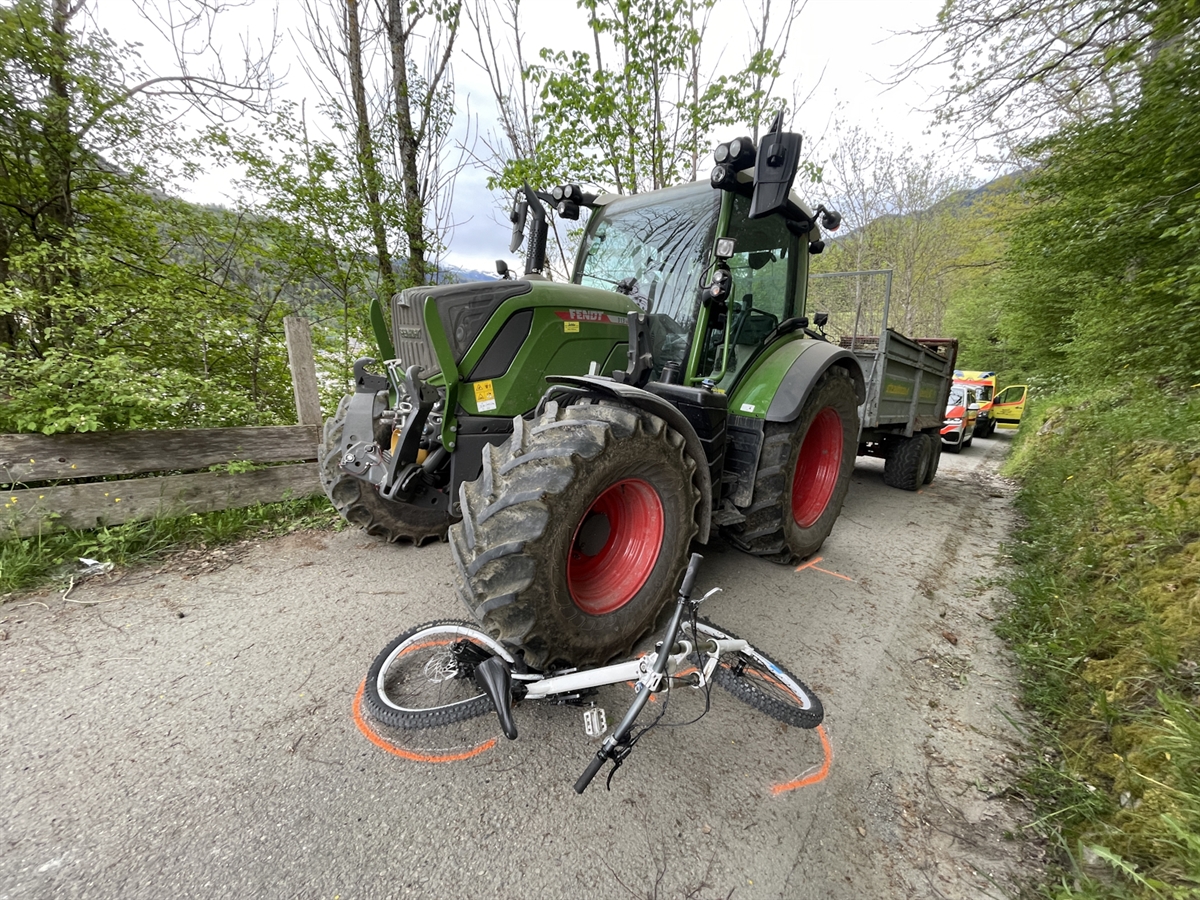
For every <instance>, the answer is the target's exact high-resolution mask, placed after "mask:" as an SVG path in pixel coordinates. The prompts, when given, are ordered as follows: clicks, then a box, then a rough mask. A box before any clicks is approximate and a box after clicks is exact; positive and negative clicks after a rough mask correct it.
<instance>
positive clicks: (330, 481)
mask: <svg viewBox="0 0 1200 900" xmlns="http://www.w3.org/2000/svg"><path fill="white" fill-rule="evenodd" d="M376 402H377V403H378V402H380V401H376ZM349 405H350V398H349V397H345V398H343V399H342V402H341V403H339V404H338V409H337V413H336V414H335V415H334V417H333V418H332V419H329V420H327V421H326V422H325V430H324V432H323V433H322V435H321V445H320V447H319V448H318V449H317V461H318V463H319V464H320V472H321V487H323V488H324V489H325V494H326V496H327V497H329V499H330V501H331V502H332V503H333V505H334V506H335V507H336V508H337V511H338V512H339V513H341V514H342V518H344V519H345V520H346V521H347V522H349V523H350V524H351V525H358V526H359V527H360V528H363V529H365V530H366V532H367V534H376V535H379V536H381V537H384V538H386V539H387V540H388V541H392V542H394V541H410V542H412V543H414V544H416V545H417V546H418V547H419V546H420V545H422V544H425V543H428V542H429V541H433V540H440V541H444V540H445V539H446V529H447V527H449V525H450V523H451V522H452V521H453V519H451V518H450V515H449V514H448V513H447V512H445V511H444V510H438V509H426V508H424V507H422V506H418V505H416V504H412V503H391V502H389V501H387V500H384V499H383V498H382V497H380V496H379V493H378V492H377V491H376V490H375V488H374V487H373V486H372V485H370V484H367V483H366V482H365V481H360V480H359V479H357V478H355V477H354V476H353V475H349V474H347V473H346V472H344V471H343V470H342V468H341V466H339V465H338V460H339V457H338V447H340V446H341V443H342V430H343V429H344V427H345V425H346V408H347V407H348V406H349ZM380 438H381V436H380V435H376V439H380Z"/></svg>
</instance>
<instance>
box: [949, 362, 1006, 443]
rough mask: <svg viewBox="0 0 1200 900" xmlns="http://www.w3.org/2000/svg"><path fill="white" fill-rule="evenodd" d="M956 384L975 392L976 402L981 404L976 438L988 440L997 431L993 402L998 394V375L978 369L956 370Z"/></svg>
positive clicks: (976, 426)
mask: <svg viewBox="0 0 1200 900" xmlns="http://www.w3.org/2000/svg"><path fill="white" fill-rule="evenodd" d="M954 383H955V384H961V385H964V386H965V387H969V388H970V389H971V390H973V391H974V392H975V402H976V403H978V404H979V421H978V422H977V423H976V425H975V436H976V437H981V438H987V437H991V436H992V432H994V431H995V430H996V420H995V418H993V416H992V400H993V397H994V396H995V394H996V373H995V372H982V371H979V370H976V369H971V370H967V369H955V370H954Z"/></svg>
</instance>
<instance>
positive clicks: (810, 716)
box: [696, 619, 825, 728]
mask: <svg viewBox="0 0 1200 900" xmlns="http://www.w3.org/2000/svg"><path fill="white" fill-rule="evenodd" d="M706 638H712V639H714V640H733V641H736V640H740V639H739V638H738V636H737V635H736V634H733V633H732V632H730V631H726V630H725V629H723V628H719V627H718V626H716V625H714V624H713V623H712V622H709V621H707V620H705V619H698V620H697V621H696V642H697V643H699V642H700V641H701V640H704V639H706ZM713 681H715V682H716V683H717V684H719V685H720V686H721V687H723V688H724V689H725V690H727V691H728V692H729V693H731V694H733V696H735V697H737V698H738V699H739V700H741V701H743V702H745V703H748V704H750V705H751V706H753V707H754V708H755V709H757V710H758V711H759V712H764V713H766V714H767V715H768V716H770V717H771V718H773V719H777V720H778V721H780V722H783V723H785V724H787V725H794V726H796V727H797V728H816V727H817V726H818V725H820V724H821V720H822V719H823V718H824V717H825V710H824V709H823V708H822V706H821V701H820V699H818V698H817V695H816V694H814V693H813V692H812V690H811V689H810V688H809V687H808V686H807V685H806V684H805V683H804V682H803V681H801V680H800V679H799V678H797V677H796V676H795V675H793V674H792V673H791V672H789V671H788V670H787V669H785V668H784V667H783V666H782V665H780V664H779V663H777V662H776V661H775V660H773V659H771V657H769V656H767V654H765V653H763V652H762V651H761V650H759V649H757V648H756V647H749V648H747V649H746V650H745V651H742V652H738V653H726V654H723V655H722V656H721V659H720V662H719V663H718V664H717V668H716V670H715V671H714V672H713Z"/></svg>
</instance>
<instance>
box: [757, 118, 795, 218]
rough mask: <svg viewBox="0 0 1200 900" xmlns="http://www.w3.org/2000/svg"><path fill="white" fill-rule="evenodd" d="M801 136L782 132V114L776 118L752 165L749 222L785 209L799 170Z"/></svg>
mask: <svg viewBox="0 0 1200 900" xmlns="http://www.w3.org/2000/svg"><path fill="white" fill-rule="evenodd" d="M800 142H801V139H800V135H798V134H795V133H793V132H790V131H787V132H785V131H784V130H783V112H782V111H780V113H779V115H777V116H776V117H775V121H774V122H773V123H772V124H771V129H770V131H769V132H768V133H767V135H766V137H764V138H763V142H762V147H760V148H759V151H758V158H757V159H756V160H755V162H754V195H753V197H752V199H751V200H750V218H751V219H761V218H763V217H764V216H769V215H771V214H772V213H776V212H779V211H780V210H781V209H783V208H784V207H786V206H787V202H788V192H789V191H791V189H792V182H793V181H795V180H796V171H797V169H799V168H800Z"/></svg>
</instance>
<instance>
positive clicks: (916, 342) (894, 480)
mask: <svg viewBox="0 0 1200 900" xmlns="http://www.w3.org/2000/svg"><path fill="white" fill-rule="evenodd" d="M809 277H810V280H811V288H810V295H809V304H808V305H809V309H811V310H815V311H816V317H819V321H821V322H822V323H823V324H822V328H823V329H824V330H825V333H826V334H827V335H829V337H830V338H831V339H832V340H834V341H836V342H837V344H838V346H840V347H843V348H845V349H847V350H849V351H850V352H851V353H853V354H854V356H855V357H856V358H857V359H858V361H859V365H861V366H862V371H863V377H864V380H865V382H866V399H865V400H864V401H863V403H862V405H861V406H860V407H859V435H858V455H859V456H877V457H881V458H882V459H883V460H885V463H884V470H883V480H884V482H885V483H886V484H888V485H891V486H892V487H896V488H901V489H903V490H907V491H915V490H917V489H918V488H919V487H921V485H923V484H929V483H930V482H931V481H933V478H934V475H935V474H936V473H937V467H938V462H939V460H940V458H941V449H942V442H941V438H940V432H941V428H942V422H943V417H944V415H945V412H946V401H947V398H948V397H949V394H950V385H951V383H952V381H953V377H954V363H955V357H956V356H957V354H958V341H957V340H956V339H954V338H909V337H905V336H904V335H902V334H900V333H899V332H898V331H896V330H894V329H892V328H889V327H888V321H889V318H888V317H889V315H890V313H891V294H892V270H891V269H868V270H862V271H856V272H831V273H824V274H814V275H811V276H809ZM814 320H815V321H816V320H817V319H816V318H814Z"/></svg>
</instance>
